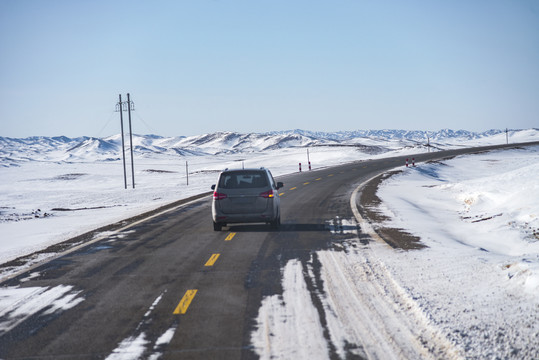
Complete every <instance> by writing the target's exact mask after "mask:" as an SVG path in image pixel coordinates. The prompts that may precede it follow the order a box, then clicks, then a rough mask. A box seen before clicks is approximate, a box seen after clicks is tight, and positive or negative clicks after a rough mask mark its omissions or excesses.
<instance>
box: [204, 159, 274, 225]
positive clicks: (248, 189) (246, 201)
mask: <svg viewBox="0 0 539 360" xmlns="http://www.w3.org/2000/svg"><path fill="white" fill-rule="evenodd" d="M283 186H284V185H283V183H282V182H278V183H276V182H275V180H274V179H273V176H272V175H271V172H270V171H269V170H267V169H264V168H260V169H241V170H228V169H227V170H225V171H223V172H222V173H221V174H219V180H218V181H217V185H212V187H211V188H212V190H214V193H213V202H212V219H213V229H214V230H215V231H221V228H222V227H223V226H226V225H227V224H230V223H258V222H262V223H268V224H271V225H272V226H273V227H278V226H279V225H280V224H281V208H280V199H279V191H278V190H279V189H280V188H282V187H283Z"/></svg>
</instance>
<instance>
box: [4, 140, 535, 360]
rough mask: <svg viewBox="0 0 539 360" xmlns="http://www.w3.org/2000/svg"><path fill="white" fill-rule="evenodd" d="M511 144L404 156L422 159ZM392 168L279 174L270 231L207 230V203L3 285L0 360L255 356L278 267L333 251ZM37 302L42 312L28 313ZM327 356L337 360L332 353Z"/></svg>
mask: <svg viewBox="0 0 539 360" xmlns="http://www.w3.org/2000/svg"><path fill="white" fill-rule="evenodd" d="M529 144H530V145H539V143H537V142H536V143H529ZM516 146H519V144H513V145H509V146H498V147H482V148H474V149H461V150H451V151H442V152H435V153H427V154H417V155H415V156H413V157H415V161H416V162H422V161H427V160H434V159H440V158H444V157H450V156H456V155H459V154H464V153H472V152H478V151H487V150H491V149H494V148H506V147H516ZM411 157H412V156H410V158H411ZM399 166H404V158H403V157H393V158H386V159H380V160H372V161H361V162H356V163H351V164H346V165H341V166H336V167H331V168H326V169H320V170H316V171H309V172H303V173H297V174H291V175H287V176H283V177H280V178H279V181H283V182H284V183H285V187H284V188H283V189H282V190H281V193H282V194H281V205H282V226H281V228H280V229H279V230H278V231H275V230H272V229H271V228H269V227H268V226H265V225H234V226H231V227H225V228H224V230H223V231H222V232H215V231H213V227H212V222H211V218H210V213H211V211H210V197H209V196H208V197H204V198H201V199H199V200H196V201H192V202H189V203H187V204H184V205H181V206H179V207H173V208H171V209H169V210H168V211H166V212H163V213H161V214H159V215H158V216H154V217H151V218H149V219H145V220H143V221H140V222H138V223H134V224H132V225H130V226H129V227H124V228H123V229H121V230H120V231H117V232H113V233H111V234H107V235H105V236H103V237H102V238H100V240H98V241H94V242H92V243H90V244H87V245H84V246H80V247H79V248H77V249H76V250H73V251H70V252H69V253H67V254H64V255H62V256H59V257H57V258H56V259H54V260H52V261H49V262H47V263H44V264H41V265H40V266H37V267H35V268H34V269H32V271H31V273H28V272H27V273H24V274H20V275H18V276H17V277H14V278H12V279H9V280H8V281H5V282H4V283H2V284H1V286H2V287H3V288H4V289H12V288H19V289H25V291H26V292H25V296H24V297H22V298H21V300H20V302H19V308H18V309H8V310H5V309H0V324H3V325H2V327H0V358H6V359H17V358H45V359H47V358H50V359H58V358H77V359H96V358H107V357H110V358H111V359H113V358H114V356H115V354H120V353H122V351H123V352H126V351H127V352H131V353H133V354H137V352H138V354H141V355H142V357H143V358H149V357H151V356H156V357H157V356H158V355H160V356H161V358H165V359H167V358H170V359H174V358H182V359H202V358H222V359H238V358H242V359H256V358H258V357H257V355H256V354H255V352H254V351H253V348H252V345H251V340H250V336H251V333H252V331H253V329H254V326H255V322H254V319H255V318H256V316H257V314H258V310H259V308H260V305H261V302H262V299H263V298H264V297H265V296H269V295H274V294H281V293H282V287H281V281H280V280H281V270H282V268H283V266H284V265H285V264H286V263H287V262H288V261H289V260H291V259H298V260H299V261H301V262H303V263H306V262H308V261H310V259H311V254H312V253H313V252H314V251H317V250H322V249H329V248H332V247H333V246H334V245H335V242H338V241H339V236H338V235H333V236H330V235H329V234H330V233H329V231H328V226H327V224H328V222H330V221H333V220H334V219H336V218H340V219H343V218H347V219H348V218H352V217H353V216H354V214H353V212H352V209H351V207H350V197H351V195H352V192H353V191H354V189H355V188H356V187H357V186H358V184H360V183H362V182H364V181H366V180H367V179H370V178H372V177H373V176H375V175H378V174H380V173H383V172H386V171H388V170H390V169H393V168H395V167H399ZM315 271H316V269H315ZM59 294H60V295H59ZM46 299H49V300H50V301H51V302H50V304H49V305H47V306H45V307H39V304H37V303H39V302H42V301H45V300H46ZM51 299H52V300H51ZM0 300H1V299H0ZM0 304H1V302H0ZM315 306H321V304H315ZM32 309H37V310H34V311H32ZM18 310H20V311H18ZM23 310H26V313H25V312H24V311H23ZM321 313H322V312H321ZM322 323H323V321H322ZM330 355H331V357H336V354H335V353H334V350H332V349H330Z"/></svg>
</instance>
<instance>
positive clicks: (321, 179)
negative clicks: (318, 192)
mask: <svg viewBox="0 0 539 360" xmlns="http://www.w3.org/2000/svg"><path fill="white" fill-rule="evenodd" d="M320 180H322V178H318V179H314V181H320Z"/></svg>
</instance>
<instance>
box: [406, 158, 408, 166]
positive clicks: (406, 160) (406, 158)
mask: <svg viewBox="0 0 539 360" xmlns="http://www.w3.org/2000/svg"><path fill="white" fill-rule="evenodd" d="M406 167H408V158H406Z"/></svg>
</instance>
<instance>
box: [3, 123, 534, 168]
mask: <svg viewBox="0 0 539 360" xmlns="http://www.w3.org/2000/svg"><path fill="white" fill-rule="evenodd" d="M510 133H511V136H513V137H515V136H516V135H518V134H523V133H525V134H526V136H527V137H528V138H529V137H530V136H531V137H532V139H533V138H535V139H537V137H539V129H529V130H511V131H510ZM530 134H531V135H530ZM505 135H506V134H505V131H503V130H489V131H486V132H482V133H476V132H470V131H465V130H458V131H454V130H449V129H445V130H440V131H436V132H426V131H407V130H357V131H339V132H314V131H307V130H289V131H274V132H268V133H249V134H241V133H236V132H216V133H211V134H204V135H199V136H190V137H185V136H177V137H163V136H157V135H136V134H133V151H134V153H135V154H137V156H152V155H156V154H159V155H168V156H203V155H219V154H234V153H248V152H261V151H268V150H275V149H281V148H290V147H312V146H357V147H364V148H365V150H366V151H369V152H384V151H385V150H390V149H391V150H394V149H396V148H399V147H410V146H414V147H415V146H426V145H427V141H430V144H431V146H434V147H441V148H443V147H446V146H448V145H452V146H454V145H455V144H458V143H466V142H469V141H473V140H478V139H479V140H480V139H491V138H492V139H494V138H497V140H496V141H498V142H500V141H502V139H501V138H502V137H503V139H505ZM498 138H499V139H498ZM524 141H525V140H524ZM528 141H531V140H528ZM124 142H125V148H126V149H128V148H129V136H128V135H126V136H125V137H124ZM121 152H122V139H121V135H119V134H118V135H114V136H110V137H105V138H94V137H86V136H83V137H77V138H69V137H65V136H56V137H41V136H37V137H36V136H34V137H28V138H22V139H21V138H8V137H0V165H1V166H14V165H15V166H16V165H17V164H19V163H21V162H26V161H60V162H61V161H64V162H70V161H116V160H119V159H121V156H122V155H121Z"/></svg>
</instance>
